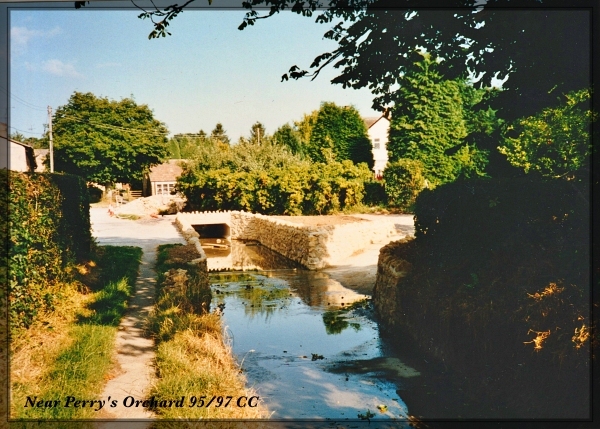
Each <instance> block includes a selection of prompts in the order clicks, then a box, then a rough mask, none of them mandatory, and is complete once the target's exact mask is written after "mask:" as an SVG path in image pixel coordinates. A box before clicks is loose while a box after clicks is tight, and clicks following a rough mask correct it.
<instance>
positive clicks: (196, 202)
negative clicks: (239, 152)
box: [178, 160, 372, 215]
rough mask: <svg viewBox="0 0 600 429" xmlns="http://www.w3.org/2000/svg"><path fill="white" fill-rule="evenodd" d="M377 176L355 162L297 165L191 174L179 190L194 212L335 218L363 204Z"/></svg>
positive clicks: (193, 171)
mask: <svg viewBox="0 0 600 429" xmlns="http://www.w3.org/2000/svg"><path fill="white" fill-rule="evenodd" d="M371 176H372V173H371V171H370V170H369V169H368V167H367V165H366V164H364V163H362V164H359V165H355V164H353V163H352V161H347V160H346V161H343V162H330V163H327V164H324V163H314V164H309V163H296V164H291V165H286V166H275V167H271V168H267V169H263V170H251V171H243V170H236V171H232V170H230V169H229V168H220V169H214V170H203V169H200V168H193V167H192V168H188V169H187V170H185V171H184V173H183V174H182V175H181V176H180V178H179V180H178V187H179V189H180V190H181V191H182V192H183V194H184V195H185V196H186V198H187V202H188V209H189V210H245V211H250V212H255V213H262V214H267V215H307V214H328V213H335V212H338V211H341V210H343V209H344V208H349V207H353V206H356V205H358V204H361V203H362V202H363V198H364V195H365V185H364V184H365V182H367V181H369V180H371Z"/></svg>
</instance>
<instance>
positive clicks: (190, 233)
mask: <svg viewBox="0 0 600 429" xmlns="http://www.w3.org/2000/svg"><path fill="white" fill-rule="evenodd" d="M180 215H181V213H179V214H178V215H177V216H176V217H175V225H176V226H177V228H178V229H179V232H181V235H182V236H183V238H184V239H185V241H187V242H188V244H193V245H194V246H195V247H196V251H198V259H195V260H194V261H195V262H196V261H197V262H198V263H201V261H199V259H202V260H204V264H205V265H206V253H204V249H203V248H202V245H201V244H200V234H198V233H197V232H196V230H195V229H194V227H193V226H192V224H191V223H190V221H193V219H192V218H190V217H188V216H180Z"/></svg>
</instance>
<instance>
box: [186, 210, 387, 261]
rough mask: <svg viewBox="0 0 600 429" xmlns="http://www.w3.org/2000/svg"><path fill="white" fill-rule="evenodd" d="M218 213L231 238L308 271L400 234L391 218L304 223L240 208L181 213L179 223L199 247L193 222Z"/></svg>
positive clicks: (211, 220)
mask: <svg viewBox="0 0 600 429" xmlns="http://www.w3.org/2000/svg"><path fill="white" fill-rule="evenodd" d="M216 216H220V219H221V222H222V223H224V224H227V225H228V226H229V228H230V238H231V239H234V240H253V241H258V242H259V243H261V244H262V245H263V246H266V247H268V248H269V249H271V250H273V251H275V252H277V253H279V254H281V255H283V256H285V257H286V258H288V259H290V260H292V261H295V262H298V263H299V264H301V265H302V266H304V267H306V268H308V269H309V270H319V269H323V268H327V267H331V266H335V265H337V264H339V263H340V262H341V261H343V260H344V259H346V258H348V257H349V256H351V255H353V254H355V253H357V252H360V251H362V250H364V249H365V248H366V247H368V246H369V245H371V244H373V243H387V242H389V241H390V240H391V239H392V238H393V237H395V236H397V232H396V228H395V226H394V223H393V222H391V221H378V222H373V221H369V220H364V219H361V220H360V221H357V222H352V223H346V224H344V223H342V224H337V225H303V224H299V223H295V222H290V221H287V220H284V219H281V218H274V217H270V216H265V215H261V214H252V213H246V212H238V211H233V212H209V213H203V212H194V213H178V214H177V217H176V224H177V226H178V227H179V228H180V230H181V232H182V235H183V236H184V237H185V238H186V240H188V242H189V243H190V244H192V243H193V244H195V243H198V244H197V245H196V246H197V247H198V248H200V244H199V242H198V241H197V240H198V238H199V236H198V234H197V233H196V231H195V230H194V228H193V225H203V224H207V223H210V224H214V223H215V222H216V221H215V217H216Z"/></svg>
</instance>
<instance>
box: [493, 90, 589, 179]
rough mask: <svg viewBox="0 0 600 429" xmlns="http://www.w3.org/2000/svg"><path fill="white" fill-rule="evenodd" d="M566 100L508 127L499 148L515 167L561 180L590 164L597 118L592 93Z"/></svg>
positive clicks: (573, 94) (574, 94) (575, 93)
mask: <svg viewBox="0 0 600 429" xmlns="http://www.w3.org/2000/svg"><path fill="white" fill-rule="evenodd" d="M564 97H565V100H564V101H563V103H562V104H561V105H560V106H558V107H555V108H546V109H543V110H542V111H541V112H540V113H538V114H536V115H533V116H530V117H527V118H521V119H519V120H517V121H515V123H514V124H512V125H511V126H509V127H507V130H506V133H505V138H504V142H503V145H502V146H500V147H499V148H498V149H499V150H500V152H501V153H503V154H504V155H506V156H507V158H508V161H509V162H510V163H511V164H512V165H514V166H517V167H522V168H523V169H524V170H525V172H529V171H536V172H538V173H540V174H542V175H543V176H546V177H550V178H558V177H565V176H571V175H573V174H574V173H575V172H576V171H577V170H578V169H580V168H582V167H583V166H585V165H586V163H589V158H590V154H591V150H592V140H591V134H590V126H591V124H592V122H593V121H594V120H595V119H596V116H597V115H596V114H594V113H593V112H592V110H591V109H590V98H591V91H590V90H588V89H584V90H581V91H572V92H570V93H568V94H565V95H564Z"/></svg>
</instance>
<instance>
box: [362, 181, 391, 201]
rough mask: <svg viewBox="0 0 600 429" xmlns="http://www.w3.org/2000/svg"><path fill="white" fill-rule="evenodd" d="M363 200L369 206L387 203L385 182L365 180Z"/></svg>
mask: <svg viewBox="0 0 600 429" xmlns="http://www.w3.org/2000/svg"><path fill="white" fill-rule="evenodd" d="M363 202H364V203H365V204H367V205H369V206H377V205H387V195H386V194H385V182H384V181H383V180H379V181H376V182H365V198H364V201H363Z"/></svg>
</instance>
